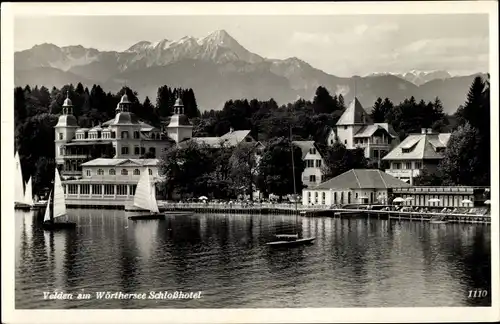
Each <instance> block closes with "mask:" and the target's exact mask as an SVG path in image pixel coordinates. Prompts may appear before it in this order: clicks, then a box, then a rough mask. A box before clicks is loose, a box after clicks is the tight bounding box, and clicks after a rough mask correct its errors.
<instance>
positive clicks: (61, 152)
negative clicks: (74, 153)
mask: <svg viewBox="0 0 500 324" xmlns="http://www.w3.org/2000/svg"><path fill="white" fill-rule="evenodd" d="M59 155H64V148H63V147H60V148H59Z"/></svg>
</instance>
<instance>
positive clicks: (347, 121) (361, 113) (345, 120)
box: [337, 97, 372, 126]
mask: <svg viewBox="0 0 500 324" xmlns="http://www.w3.org/2000/svg"><path fill="white" fill-rule="evenodd" d="M371 123H372V119H371V117H370V115H369V114H368V113H367V112H366V111H365V109H364V108H363V106H361V103H360V102H359V100H358V98H356V97H354V100H353V101H351V103H350V104H349V106H348V107H347V109H346V110H345V111H344V113H343V114H342V116H340V119H339V120H338V121H337V126H343V125H366V124H371Z"/></svg>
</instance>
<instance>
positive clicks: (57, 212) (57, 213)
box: [43, 168, 76, 230]
mask: <svg viewBox="0 0 500 324" xmlns="http://www.w3.org/2000/svg"><path fill="white" fill-rule="evenodd" d="M50 198H51V197H50V196H49V201H48V203H47V209H46V210H45V217H44V220H43V228H44V229H46V230H57V229H63V228H75V227H76V223H70V222H67V221H66V222H55V221H54V220H55V219H56V218H60V217H62V216H66V215H67V213H66V200H65V198H64V189H63V187H62V182H61V176H60V175H59V171H58V170H57V168H56V171H55V176H54V206H53V209H54V210H53V213H52V217H51V213H50Z"/></svg>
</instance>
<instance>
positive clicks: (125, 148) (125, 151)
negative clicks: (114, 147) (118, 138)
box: [122, 146, 128, 154]
mask: <svg viewBox="0 0 500 324" xmlns="http://www.w3.org/2000/svg"><path fill="white" fill-rule="evenodd" d="M122 154H128V146H123V147H122Z"/></svg>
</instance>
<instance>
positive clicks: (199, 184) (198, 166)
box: [160, 137, 304, 199]
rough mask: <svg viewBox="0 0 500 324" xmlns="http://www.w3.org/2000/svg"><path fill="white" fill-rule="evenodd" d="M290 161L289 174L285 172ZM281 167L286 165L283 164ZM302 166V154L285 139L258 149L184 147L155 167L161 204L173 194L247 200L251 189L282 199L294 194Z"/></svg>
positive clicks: (171, 151)
mask: <svg viewBox="0 0 500 324" xmlns="http://www.w3.org/2000/svg"><path fill="white" fill-rule="evenodd" d="M292 150H293V160H294V165H295V168H294V169H293V168H291V167H290V165H291V159H292ZM284 161H290V162H289V163H284ZM303 171H304V161H303V160H302V150H301V149H300V148H299V147H297V146H295V145H291V142H290V140H289V139H287V138H283V137H280V138H276V139H273V140H272V141H270V142H269V143H268V145H267V146H266V147H265V148H263V147H262V146H261V145H260V144H258V143H242V144H240V145H238V146H236V147H229V146H224V145H221V147H216V148H215V147H212V146H208V145H205V144H197V143H196V142H188V143H187V145H185V146H182V147H179V146H176V145H173V146H172V147H171V148H170V149H169V150H167V152H166V154H165V155H164V157H163V158H162V159H161V163H160V173H161V174H162V175H163V176H164V177H165V182H164V188H163V189H164V190H165V192H166V196H167V198H169V199H171V198H172V194H173V193H174V192H177V193H179V194H180V195H181V197H186V196H187V197H191V196H195V197H197V196H201V195H207V193H209V195H210V196H212V197H216V198H228V197H237V196H238V195H240V194H245V195H249V196H250V197H252V192H253V191H255V190H256V189H259V190H261V192H263V193H264V194H270V193H273V194H276V195H279V196H284V195H286V194H289V193H293V189H294V184H293V182H294V179H293V177H295V188H296V190H297V191H300V190H301V189H302V188H303V185H302V178H301V177H302V172H303Z"/></svg>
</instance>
